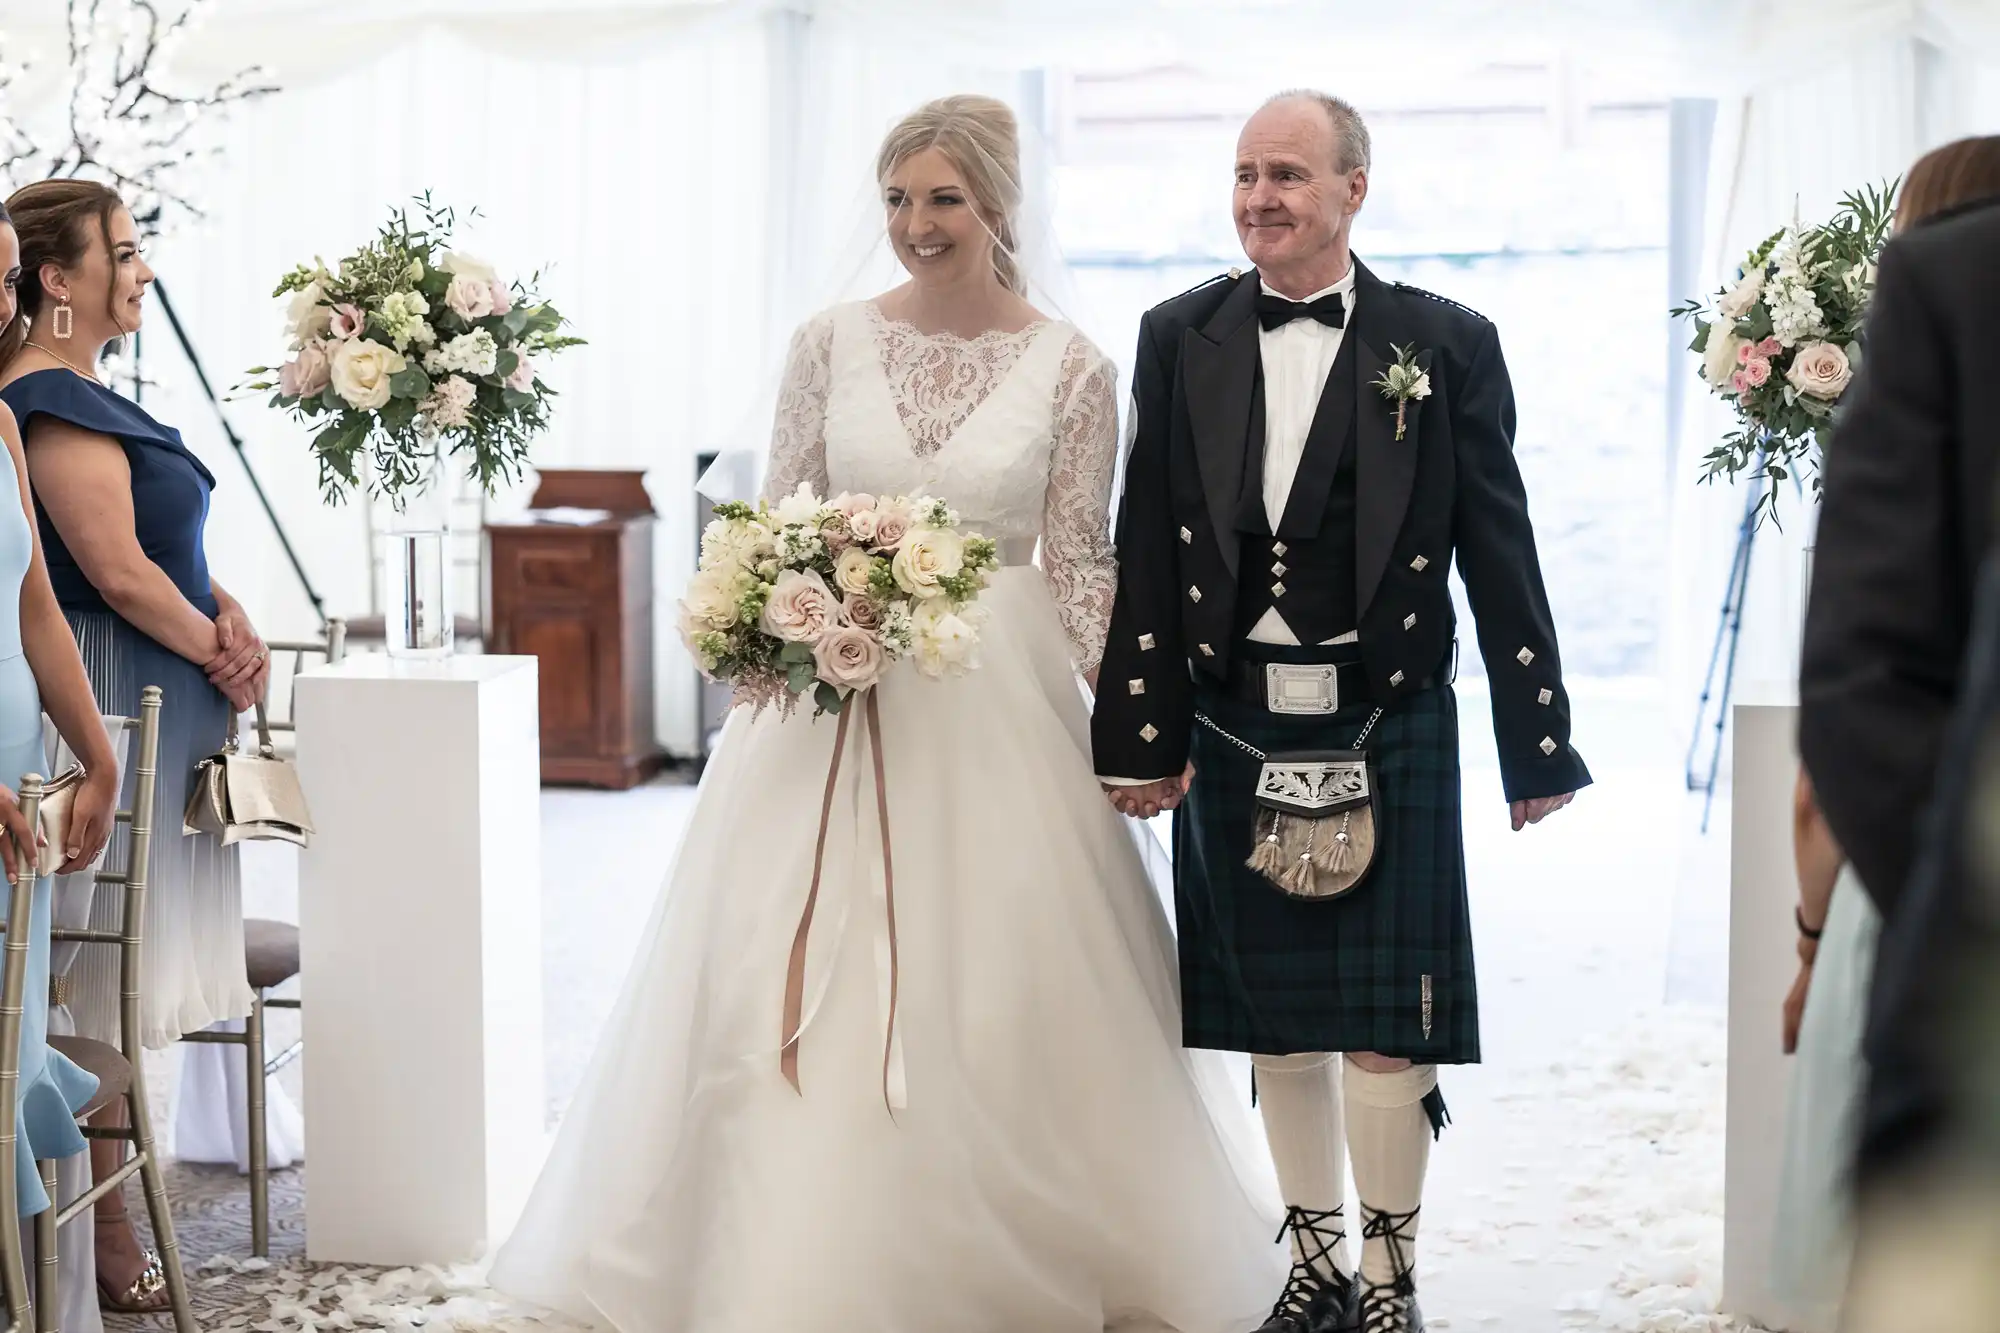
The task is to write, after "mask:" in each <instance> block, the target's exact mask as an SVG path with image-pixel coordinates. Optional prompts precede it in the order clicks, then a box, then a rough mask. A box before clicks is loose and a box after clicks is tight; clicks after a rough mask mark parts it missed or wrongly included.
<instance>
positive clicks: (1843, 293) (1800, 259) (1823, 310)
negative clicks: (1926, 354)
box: [1672, 183, 1896, 511]
mask: <svg viewBox="0 0 2000 1333" xmlns="http://www.w3.org/2000/svg"><path fill="white" fill-rule="evenodd" d="M1895 193H1896V186H1895V184H1894V183H1891V184H1889V185H1887V186H1885V187H1883V188H1881V189H1875V188H1872V187H1871V188H1868V189H1864V190H1862V191H1861V192H1860V193H1858V194H1850V195H1848V196H1847V197H1846V198H1845V199H1843V200H1842V201H1841V204H1840V207H1839V208H1838V209H1837V210H1835V212H1834V215H1833V217H1832V218H1831V219H1830V220H1829V221H1827V222H1824V223H1821V224H1819V225H1817V226H1811V227H1801V226H1799V225H1798V223H1797V222H1796V221H1795V222H1794V223H1793V224H1792V225H1791V226H1789V227H1786V228H1784V229H1783V230H1781V231H1779V232H1777V233H1776V234H1774V235H1772V236H1771V237H1770V238H1769V239H1767V240H1765V241H1764V243H1763V244H1762V245H1759V246H1758V247H1757V248H1756V249H1755V250H1752V251H1751V252H1750V254H1749V256H1748V257H1747V258H1745V260H1744V261H1743V266H1742V268H1741V269H1740V270H1739V271H1738V276H1737V280H1736V282H1735V283H1734V284H1733V285H1731V286H1729V287H1727V288H1724V289H1723V290H1721V291H1719V292H1717V293H1716V295H1715V298H1714V301H1713V304H1712V306H1711V305H1705V304H1704V303H1702V302H1700V301H1689V302H1688V303H1687V304H1685V305H1682V306H1679V307H1676V308H1675V309H1674V310H1673V312H1672V313H1673V314H1674V315H1675V316H1677V317H1678V316H1687V317H1689V318H1691V319H1693V321H1694V327H1695V336H1694V342H1693V343H1692V344H1691V350H1693V351H1695V352H1697V353H1699V354H1700V356H1701V359H1702V361H1701V377H1702V380H1703V381H1704V382H1705V383H1706V384H1707V385H1708V387H1709V391H1710V392H1712V393H1714V394H1716V395H1717V396H1719V397H1721V398H1722V399H1723V400H1724V401H1725V402H1727V403H1729V404H1730V406H1731V407H1733V408H1734V409H1735V410H1736V415H1737V422H1738V424H1737V428H1736V430H1735V431H1734V432H1732V433H1731V434H1730V435H1729V436H1727V437H1726V438H1725V439H1724V440H1723V441H1722V443H1721V444H1720V445H1718V446H1717V447H1716V448H1714V449H1712V450H1710V451H1709V454H1708V456H1707V458H1706V459H1705V460H1704V463H1703V469H1702V479H1703V480H1704V481H1710V480H1713V479H1714V478H1716V477H1727V478H1730V479H1734V478H1735V477H1736V476H1738V475H1739V474H1741V473H1743V472H1746V471H1749V470H1751V469H1752V468H1753V467H1755V465H1756V463H1757V459H1758V457H1759V455H1760V454H1761V455H1762V456H1763V459H1764V465H1763V472H1762V475H1763V476H1764V477H1765V478H1766V479H1767V481H1768V490H1767V492H1766V494H1765V495H1764V497H1763V499H1762V500H1761V501H1760V502H1759V509H1760V511H1762V510H1765V509H1768V508H1770V507H1772V506H1774V505H1775V503H1776V500H1777V488H1778V483H1779V482H1781V481H1784V480H1785V479H1786V478H1788V477H1790V476H1792V475H1794V474H1795V473H1802V472H1809V473H1810V475H1811V478H1812V486H1813V490H1814V492H1815V493H1817V492H1818V490H1819V485H1820V479H1819V460H1820V451H1821V446H1822V444H1823V434H1824V432H1825V431H1826V430H1827V429H1828V428H1829V426H1830V425H1831V424H1832V420H1833V413H1834V409H1835V408H1836V407H1837V406H1838V405H1839V403H1840V399H1841V395H1842V394H1844V393H1845V392H1846V391H1847V386H1848V383H1849V381H1850V380H1852V379H1853V377H1854V371H1855V369H1856V367H1857V366H1858V365H1859V364H1860V359H1861V325H1862V319H1863V316H1864V315H1865V313H1866V311H1867V309H1868V301H1869V298H1870V297H1871V296H1873V295H1874V292H1875V262H1876V259H1877V257H1878V256H1880V254H1881V253H1882V245H1883V242H1884V241H1885V240H1886V239H1887V237H1888V233H1889V224H1890V221H1891V220H1892V218H1893V217H1894V212H1895V208H1894V200H1895Z"/></svg>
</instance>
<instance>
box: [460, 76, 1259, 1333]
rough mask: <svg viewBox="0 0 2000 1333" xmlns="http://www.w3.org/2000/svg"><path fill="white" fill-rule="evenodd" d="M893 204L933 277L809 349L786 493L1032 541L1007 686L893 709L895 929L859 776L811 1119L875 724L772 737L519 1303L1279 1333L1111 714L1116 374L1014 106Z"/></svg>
mask: <svg viewBox="0 0 2000 1333" xmlns="http://www.w3.org/2000/svg"><path fill="white" fill-rule="evenodd" d="M877 175H878V178H879V180H880V182H881V186H882V191H883V193H882V199H883V205H884V210H885V213H886V217H887V229H888V237H889V241H890V243H891V246H892V247H893V249H894V252H895V254H896V257H897V259H898V260H899V261H900V262H901V263H902V265H903V267H904V268H905V269H907V270H908V273H909V278H910V280H909V281H908V282H907V283H905V284H904V285H903V286H901V287H898V288H896V289H895V290H893V291H890V292H887V293H885V294H883V295H882V296H879V297H877V298H876V299H874V300H872V301H867V302H861V303H857V304H852V305H842V306H836V307H834V308H833V309H830V310H827V311H825V312H823V313H822V314H820V315H817V316H815V317H814V318H813V319H811V320H810V321H808V322H807V323H806V325H805V326H804V327H803V328H802V329H801V330H800V331H799V333H798V334H797V336H796V338H795V340H794V342H793V345H792V351H791V357H790V361H789V363H788V367H787V371H786V376H785V384H784V390H783V393H782V395H781V399H780V404H779V409H778V419H777V425H776V430H775V432H774V436H773V439H772V444H771V460H770V468H769V479H768V481H767V483H766V493H767V494H768V495H769V496H771V497H774V498H775V497H779V496H783V495H785V494H788V493H789V492H791V491H792V490H793V489H794V488H795V487H797V486H798V485H799V484H800V483H806V484H809V485H810V486H811V487H812V488H813V489H814V490H815V491H816V492H818V493H819V494H821V495H832V494H837V493H839V492H843V491H848V492H870V493H873V494H877V495H884V496H887V495H899V494H916V493H919V492H922V493H927V494H930V495H934V496H937V497H939V498H942V499H945V500H947V501H948V502H949V503H950V504H952V505H953V506H954V507H955V508H957V509H958V510H959V511H960V513H961V514H962V515H963V519H964V522H965V524H966V526H967V528H968V529H970V530H972V531H977V532H980V533H983V534H984V535H986V536H989V537H993V538H995V539H997V540H999V541H1001V543H1002V546H1003V549H1004V550H1005V551H1006V552H1007V563H1008V565H1009V566H1010V567H1008V568H1004V569H1002V570H1001V571H1000V572H999V573H998V574H996V575H994V576H993V579H992V584H991V586H990V587H989V588H988V589H987V591H986V592H985V593H984V594H983V595H982V597H981V605H982V606H983V607H985V608H987V609H988V611H989V612H990V619H989V620H988V621H987V623H986V625H985V628H984V630H983V632H982V636H981V651H982V655H983V661H982V664H981V665H980V667H979V669H977V670H975V671H972V672H971V673H969V674H968V675H965V676H962V677H959V678H956V679H948V680H944V681H930V680H924V679H920V678H919V677H917V676H916V675H915V674H914V673H912V672H909V671H907V670H905V671H901V672H899V673H896V674H893V675H892V676H891V677H890V678H889V679H887V680H885V681H884V682H883V683H882V684H881V685H880V686H879V687H878V698H879V702H880V708H881V728H880V735H881V738H882V743H883V746H884V756H883V757H884V771H885V773H886V782H885V784H884V786H883V795H884V797H885V800H886V810H887V816H888V822H889V825H890V827H891V829H892V830H893V844H892V854H893V860H894V869H895V871H896V879H895V888H894V895H895V896H894V901H893V915H892V914H891V912H890V908H891V906H892V904H891V903H890V902H889V901H888V899H887V896H886V894H885V891H884V880H883V875H882V870H883V866H882V841H881V839H882V834H881V830H880V826H879V825H878V822H877V810H876V808H875V802H876V791H877V788H876V782H875V778H874V771H873V768H872V765H871V764H869V763H867V762H864V761H862V760H858V759H857V758H856V757H855V756H856V755H865V754H866V747H865V746H861V745H858V744H857V745H854V746H850V747H848V748H849V758H848V759H847V761H846V762H845V763H844V764H843V765H842V767H841V769H840V778H839V785H838V786H837V787H836V788H835V790H834V793H833V797H832V803H831V813H830V816H829V817H828V818H827V820H826V829H827V833H826V859H825V870H824V873H823V876H822V879H821V885H820V896H819V902H818V907H817V915H816V917H815V924H814V926H813V927H812V931H811V935H810V946H809V948H808V950H807V953H806V958H805V969H804V970H805V988H804V1010H805V1012H804V1019H805V1025H804V1028H803V1030H802V1032H801V1035H800V1038H799V1042H798V1046H797V1048H796V1049H797V1075H798V1085H799V1090H798V1091H795V1090H794V1089H793V1086H792V1084H791V1083H790V1082H789V1081H788V1080H787V1077H786V1075H785V1073H784V1072H783V1071H782V1070H781V1067H780V1047H781V1045H782V1044H783V1038H782V1036H781V1028H782V1027H783V1021H782V1019H783V1012H782V1011H783V1009H784V1007H785V999H786V994H785V992H786V982H787V972H788V965H789V961H790V957H791V954H792V949H793V941H794V936H795V934H796V932H797V930H798V923H799V919H800V915H801V910H802V908H803V906H804V903H805V899H806V895H807V891H808V888H809V885H810V882H811V877H812V868H813V857H814V848H815V843H816V840H817V838H818V836H819V831H820V827H821V803H822V799H823V797H824V794H825V789H826V787H827V782H828V779H827V773H828V765H829V760H830V759H831V758H832V756H833V743H834V731H835V728H834V727H833V726H832V725H831V724H830V722H827V721H822V722H820V723H817V724H815V723H814V722H813V721H812V720H810V718H809V716H808V715H807V714H806V713H805V712H803V711H801V712H799V713H797V714H794V715H793V716H791V717H789V718H786V717H781V716H779V715H778V713H777V711H776V710H769V711H766V712H764V713H763V714H762V715H761V716H754V717H753V716H751V714H750V711H749V710H748V709H742V708H739V709H737V710H736V712H735V714H734V715H733V716H732V717H731V719H730V721H729V724H728V727H727V729H726V731H725V733H724V738H723V742H722V744H721V746H720V749H719V751H718V753H717V754H716V757H715V759H714V761H713V762H712V763H711V764H710V766H709V769H708V772H707V774H706V776H705V777H704V779H703V783H702V789H701V794H700V798H699V800H698V802H697V804H696V808H695V812H694V816H693V820H692V822H691V824H690V826H689V829H688V832H687V836H686V839H685V841H684V842H683V844H682V846H681V848H680V852H679V856H678V859H677V862H676V864H675V867H674V870H673V872H672V874H671V876H670V879H669V882H668V884H667V887H666V890H665V893H664V897H663V900H662V902H661V904H660V906H659V908H658V909H657V910H656V912H655V914H654V918H653V921H652V923H651V925H650V926H649V927H648V933H647V935H646V936H645V937H644V938H643V939H642V940H641V941H640V944H639V949H638V953H637V956H636V957H637V960H636V963H635V965H634V968H633V971H632V974H631V976H630V977H629V979H628V980H627V982H626V986H625V990H624V993H623V995H622V997H621V999H620V1001H619V1003H618V1005H617V1007H616V1009H615V1010H614V1012H613V1014H612V1016H611V1018H610V1020H609V1022H608V1024H607V1026H606V1031H605V1036H604V1040H603V1042H602V1044H601V1046H600V1047H599V1049H598V1052H597V1054H596V1057H595V1059H594V1061H593V1064H592V1067H591V1070H590V1072H589V1074H588V1075H587V1077H586V1079H585V1081H584V1085H583V1088H582V1090H581V1091H580V1092H579V1094H578V1096H577V1098H576V1100H575V1102H574V1104H573V1105H572V1107H571V1109H570V1111H569V1114H568V1116H567V1118H566V1119H565V1121H564V1123H563V1126H562V1130H561V1133H560V1135H559V1136H558V1139H557V1142H556V1145H555V1148H554V1151H553V1154H552V1156H551V1158H550V1160H549V1163H548V1166H547V1168H546V1169H545V1171H544V1173H543V1176H542V1179H541V1181H540V1183H539V1184H538V1185H537V1186H536V1189H535V1193H534V1196H533V1198H532V1199H531V1201H530V1203H529V1206H528V1210H527V1214H526V1216H525V1218H524V1220H523V1221H522V1223H521V1225H520V1227H519V1228H518V1229H517V1230H516V1232H515V1234H514V1235H513V1237H512V1239H510V1240H509V1242H508V1243H507V1245H506V1246H505V1247H504V1248H503V1249H502V1251H501V1252H500V1254H499V1256H498V1258H497V1260H496V1261H495V1265H494V1268H493V1272H492V1281H493V1284H494V1285H495V1286H496V1287H498V1288H500V1289H501V1290H503V1291H505V1292H508V1293H509V1294H511V1295H513V1296H516V1297H519V1298H522V1299H525V1300H530V1301H534V1302H536V1303H538V1304H541V1305H545V1306H549V1307H552V1308H554V1309H557V1310H559V1311H562V1312H564V1313H567V1314H569V1315H571V1316H573V1317H576V1318H580V1319H583V1320H586V1321H588V1322H590V1323H591V1324H593V1325H595V1326H598V1327H601V1328H604V1329H612V1330H617V1331H618V1333H737V1331H739V1330H740V1331H741V1333H753V1331H754V1333H769V1331H772V1330H778V1329H787V1330H797V1331H799V1333H859V1331H860V1330H868V1333H1097V1330H1100V1329H1103V1328H1105V1327H1106V1326H1110V1325H1121V1326H1122V1325H1124V1324H1126V1323H1128V1322H1130V1323H1134V1324H1137V1325H1138V1326H1141V1327H1145V1328H1153V1329H1157V1328H1161V1327H1166V1328H1170V1329H1174V1330H1179V1331H1180V1333H1224V1331H1225V1330H1240V1329H1249V1328H1254V1327H1256V1326H1257V1325H1258V1324H1259V1323H1260V1322H1261V1320H1262V1318H1263V1315H1264V1313H1265V1312H1266V1311H1267V1310H1268V1308H1269V1305H1270V1298H1271V1293H1272V1292H1273V1291H1275V1290H1277V1289H1278V1287H1279V1286H1280V1285H1281V1284H1282V1282H1283V1279H1284V1272H1285V1264H1286V1258H1287V1256H1285V1255H1284V1253H1283V1252H1281V1251H1280V1250H1279V1249H1278V1248H1276V1246H1275V1245H1274V1244H1273V1242H1272V1236H1273V1235H1274V1234H1275V1233H1276V1231H1277V1222H1278V1208H1277V1204H1276V1199H1275V1196H1274V1195H1273V1194H1272V1193H1271V1192H1270V1189H1269V1186H1268V1184H1267V1183H1266V1181H1267V1178H1268V1176H1269V1170H1270V1169H1269V1164H1268V1160H1267V1159H1265V1158H1264V1156H1263V1152H1262V1148H1261V1144H1259V1143H1258V1142H1257V1141H1256V1140H1255V1139H1254V1138H1252V1137H1250V1133H1249V1130H1248V1116H1247V1115H1246V1114H1243V1113H1241V1112H1239V1111H1236V1110H1234V1109H1233V1108H1232V1107H1231V1102H1230V1096H1231V1094H1230V1093H1229V1091H1228V1088H1227V1080H1226V1078H1225V1077H1224V1076H1223V1074H1222V1071H1221V1070H1220V1069H1219V1067H1217V1066H1214V1065H1210V1064H1207V1063H1197V1061H1198V1059H1199V1060H1203V1061H1205V1060H1206V1059H1208V1058H1210V1057H1195V1056H1192V1055H1190V1054H1189V1053H1188V1052H1185V1051H1183V1050H1182V1049H1181V1045H1180V1021H1179V1017H1178V994H1177V982H1176V977H1175V961H1174V949H1173V942H1172V939H1171V936H1170V933H1169V928H1168V925H1167V922H1166V919H1165V915H1164V913H1163V910H1162V908H1161V905H1160V901H1159V899H1158V898H1157V896H1156V895H1155V892H1154V889H1153V887H1152V884H1151V882H1150V881H1149V880H1148V877H1147V872H1146V869H1145V867H1144V865H1143V863H1142V860H1141V856H1140V853H1139V851H1138V849H1137V846H1136V845H1135V842H1134V840H1133V837H1132V834H1131V832H1129V831H1128V827H1127V826H1126V824H1125V822H1124V821H1123V820H1122V819H1121V818H1120V816H1118V815H1117V814H1116V813H1115V812H1114V811H1113V810H1112V809H1111V807H1110V806H1109V805H1108V804H1107V803H1106V802H1105V800H1104V798H1103V796H1102V795H1101V793H1100V790H1099V787H1098V783H1097V779H1096V777H1095V776H1094V775H1093V774H1092V771H1091V767H1090V741H1089V724H1088V718H1087V716H1086V713H1085V706H1084V703H1083V699H1082V696H1081V694H1080V692H1079V691H1078V690H1077V687H1076V672H1077V671H1082V672H1083V673H1084V675H1085V677H1086V679H1090V678H1093V677H1094V676H1095V674H1096V663H1097V660H1098V656H1099V654H1100V652H1101V650H1102V647H1103V639H1104V634H1105V627H1106V623H1107V622H1108V621H1109V619H1110V615H1111V599H1112V590H1113V586H1114V582H1115V580H1114V577H1113V576H1114V569H1113V559H1112V554H1111V551H1110V548H1109V545H1108V542H1107V538H1106V533H1107V530H1108V527H1109V524H1108V521H1107V505H1108V503H1109V498H1110V491H1111V481H1112V471H1113V468H1114V464H1115V455H1116V449H1117V440H1116V437H1117V412H1116V402H1115V388H1114V386H1115V373H1114V371H1113V369H1112V367H1111V366H1110V364H1109V363H1108V362H1107V361H1106V360H1105V358H1104V357H1103V355H1102V354H1101V353H1099V352H1098V350H1097V349H1096V347H1094V346H1093V345H1092V344H1091V343H1090V342H1089V341H1088V340H1087V339H1086V338H1085V337H1084V336H1083V335H1082V334H1081V333H1080V332H1078V331H1077V330H1076V329H1075V328H1073V327H1072V326H1070V325H1068V324H1064V323H1060V322H1057V321H1054V320H1051V319H1048V318H1046V317H1044V316H1043V315H1041V314H1040V313H1038V312H1037V311H1036V310H1035V309H1034V307H1032V306H1031V305H1029V304H1028V302H1027V301H1026V300H1025V299H1024V298H1023V297H1022V295H1021V294H1020V293H1021V290H1022V288H1023V286H1024V284H1023V283H1022V282H1021V280H1020V277H1019V274H1018V271H1017V269H1016V264H1015V259H1014V253H1013V251H1014V231H1015V226H1016V215H1017V209H1018V206H1019V202H1020V195H1021V186H1020V169H1019V147H1018V142H1017V137H1016V131H1015V124H1014V117H1013V114H1012V113H1011V112H1010V111H1009V110H1008V109H1007V107H1006V106H1004V105H1003V104H1001V103H999V102H995V101H992V100H990V99H987V98H981V97H950V98H945V99H943V100H941V101H937V102H933V103H930V104H928V105H926V106H924V107H922V108H920V109H919V110H918V111H916V112H915V113H913V114H912V115H910V116H909V117H907V118H906V119H905V120H904V121H903V122H902V123H901V124H899V125H898V126H897V127H896V128H895V130H894V131H892V132H891V134H890V135H889V137H888V139H887V141H886V142H885V143H884V144H883V146H882V150H881V154H880V158H879V161H878V171H877ZM1037 537H1039V538H1040V540H1041V556H1042V559H1041V568H1040V569H1039V570H1037V569H1036V568H1034V567H1033V566H1031V565H1029V564H1028V563H1027V559H1028V557H1029V555H1030V554H1031V552H1032V550H1033V547H1034V543H1035V539H1036V538H1037ZM1135 827H1136V826H1135ZM892 949H893V950H894V958H895V959H896V960H897V961H896V964H895V967H896V968H899V969H900V970H899V976H898V989H897V998H896V1001H895V1004H894V1013H895V1023H894V1027H893V1032H894V1034H895V1041H894V1042H893V1043H890V1050H891V1053H892V1054H893V1057H894V1058H893V1060H890V1061H886V1062H885V1040H886V1037H887V1033H888V1032H889V1031H890V1030H891V1029H890V1028H889V1027H888V1016H889V1013H890V1009H891V1006H890V1003H889V978H890V976H891V972H892V964H891V961H890V959H891V951H892Z"/></svg>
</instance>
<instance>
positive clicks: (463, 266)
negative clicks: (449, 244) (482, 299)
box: [438, 250, 500, 283]
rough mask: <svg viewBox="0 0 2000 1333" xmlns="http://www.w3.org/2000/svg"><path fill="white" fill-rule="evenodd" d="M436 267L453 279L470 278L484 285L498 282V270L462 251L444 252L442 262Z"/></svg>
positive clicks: (475, 256)
mask: <svg viewBox="0 0 2000 1333" xmlns="http://www.w3.org/2000/svg"><path fill="white" fill-rule="evenodd" d="M438 267H439V268H441V269H443V270H444V271H445V272H447V273H449V274H451V276H453V277H454V278H472V279H474V280H475V281H478V282H484V283H495V282H498V281H500V272H499V270H498V269H496V268H494V267H493V265H491V264H489V263H487V262H486V261H485V260H483V259H481V258H479V257H478V256H477V255H469V254H466V253H465V252H464V251H462V250H447V251H445V252H444V261H443V262H442V263H440V264H439V265H438Z"/></svg>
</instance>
